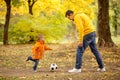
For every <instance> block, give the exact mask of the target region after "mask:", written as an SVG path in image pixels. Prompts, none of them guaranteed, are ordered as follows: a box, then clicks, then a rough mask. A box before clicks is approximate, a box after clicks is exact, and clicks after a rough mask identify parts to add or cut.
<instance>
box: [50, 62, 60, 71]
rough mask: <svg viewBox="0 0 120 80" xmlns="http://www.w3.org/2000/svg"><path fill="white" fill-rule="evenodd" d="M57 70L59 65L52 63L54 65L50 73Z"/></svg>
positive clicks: (51, 66)
mask: <svg viewBox="0 0 120 80" xmlns="http://www.w3.org/2000/svg"><path fill="white" fill-rule="evenodd" d="M56 69H58V66H57V64H56V63H52V64H51V65H50V71H55V70H56Z"/></svg>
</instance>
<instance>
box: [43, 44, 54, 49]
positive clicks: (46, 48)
mask: <svg viewBox="0 0 120 80" xmlns="http://www.w3.org/2000/svg"><path fill="white" fill-rule="evenodd" d="M44 48H45V50H52V49H51V48H49V47H47V46H46V45H44Z"/></svg>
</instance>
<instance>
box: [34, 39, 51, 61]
mask: <svg viewBox="0 0 120 80" xmlns="http://www.w3.org/2000/svg"><path fill="white" fill-rule="evenodd" d="M45 50H52V49H51V48H49V47H47V46H46V45H45V43H44V41H43V40H40V41H36V43H35V45H34V47H33V48H32V52H33V56H32V58H33V59H42V58H43V57H44V51H45Z"/></svg>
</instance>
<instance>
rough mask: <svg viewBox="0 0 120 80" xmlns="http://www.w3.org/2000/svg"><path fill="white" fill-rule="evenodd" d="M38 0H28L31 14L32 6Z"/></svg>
mask: <svg viewBox="0 0 120 80" xmlns="http://www.w3.org/2000/svg"><path fill="white" fill-rule="evenodd" d="M36 1H37V0H28V7H29V14H31V15H33V11H32V8H33V5H34V4H35V2H36Z"/></svg>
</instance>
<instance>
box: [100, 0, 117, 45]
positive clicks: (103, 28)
mask: <svg viewBox="0 0 120 80" xmlns="http://www.w3.org/2000/svg"><path fill="white" fill-rule="evenodd" d="M98 37H99V38H98V46H99V47H101V46H107V47H112V46H114V45H115V44H114V42H113V40H112V38H111V33H110V26H109V0H98Z"/></svg>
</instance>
